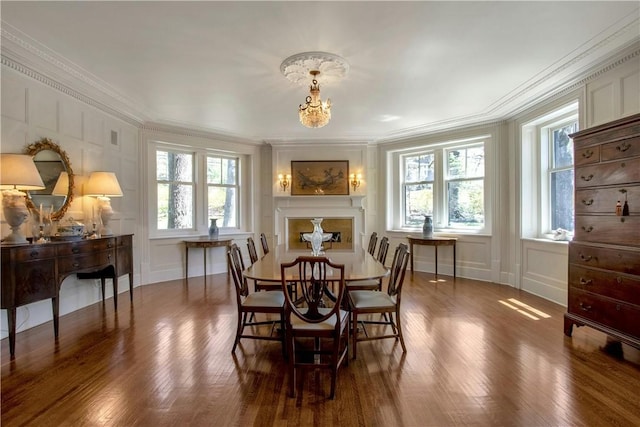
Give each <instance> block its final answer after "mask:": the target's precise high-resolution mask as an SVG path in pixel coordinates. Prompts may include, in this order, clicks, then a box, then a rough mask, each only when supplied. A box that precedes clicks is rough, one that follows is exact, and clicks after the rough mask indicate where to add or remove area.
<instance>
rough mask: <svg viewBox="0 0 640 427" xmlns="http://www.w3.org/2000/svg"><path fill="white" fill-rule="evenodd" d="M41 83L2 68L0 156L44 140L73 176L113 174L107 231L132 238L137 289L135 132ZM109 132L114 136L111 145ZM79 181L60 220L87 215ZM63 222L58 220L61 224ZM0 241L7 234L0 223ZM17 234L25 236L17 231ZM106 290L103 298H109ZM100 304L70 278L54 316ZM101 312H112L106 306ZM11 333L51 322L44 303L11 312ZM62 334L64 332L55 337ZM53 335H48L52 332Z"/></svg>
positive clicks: (89, 284)
mask: <svg viewBox="0 0 640 427" xmlns="http://www.w3.org/2000/svg"><path fill="white" fill-rule="evenodd" d="M69 93H70V94H65V93H63V92H61V91H59V90H56V89H54V88H52V87H50V86H48V85H46V84H44V83H41V82H39V81H36V80H34V79H32V78H30V77H27V76H25V75H24V74H21V73H19V72H16V71H14V70H12V69H9V68H8V67H4V66H3V67H2V136H1V137H2V147H1V149H2V152H3V153H22V152H24V149H25V147H26V146H27V145H28V144H31V143H33V142H36V141H38V140H40V139H41V138H45V137H46V138H50V139H51V140H53V141H54V142H55V143H57V144H58V145H59V146H60V147H61V148H62V149H63V150H64V151H65V152H66V153H67V154H68V156H69V159H70V161H71V167H72V169H73V172H74V173H75V174H76V176H79V177H82V176H85V177H88V175H89V173H90V172H92V171H95V170H108V171H113V172H115V173H116V175H117V177H118V181H119V182H120V186H121V187H122V190H123V193H124V196H123V197H122V198H113V199H112V206H113V209H114V211H115V214H114V216H113V218H112V220H111V226H112V229H113V231H114V233H116V234H125V233H126V234H130V233H131V234H134V235H135V236H134V239H133V244H134V254H133V255H134V284H136V285H137V284H139V283H140V276H139V274H140V269H139V262H140V257H139V252H140V247H141V246H142V242H141V240H140V235H139V225H140V215H139V213H140V203H139V200H140V197H139V196H140V188H141V186H140V182H139V180H138V174H137V172H136V170H137V166H138V164H139V158H138V152H139V142H138V129H137V127H136V126H134V125H132V124H131V123H127V122H126V121H124V120H121V119H119V118H116V117H114V116H111V115H109V114H106V113H104V112H103V111H101V110H99V109H97V108H94V107H92V106H90V105H88V104H86V103H84V102H82V101H80V100H79V99H77V98H75V97H74V96H73V93H72V92H69ZM111 131H116V132H117V134H118V143H117V145H113V144H111ZM81 184H82V179H79V180H77V181H76V194H75V195H74V200H73V203H72V204H71V207H70V208H69V210H68V211H67V213H66V216H65V219H66V218H69V217H72V218H73V219H75V220H79V221H83V220H84V219H85V218H87V217H88V216H90V215H91V207H92V206H93V204H94V203H95V200H94V199H93V198H90V197H85V196H82V185H81ZM63 220H64V219H63ZM1 227H2V236H6V235H7V234H8V233H9V228H8V226H7V224H6V222H5V221H4V218H2V224H1ZM23 233H25V234H26V235H29V231H28V230H27V227H26V226H25V225H23ZM118 285H119V286H118V287H119V292H126V291H127V290H128V289H129V282H128V278H127V276H123V277H122V278H121V280H119V283H118ZM112 289H113V288H112V287H111V286H110V284H108V285H107V287H106V294H107V295H106V296H107V297H110V296H112V295H113V290H112ZM100 299H101V295H100V281H99V280H76V279H75V276H70V277H68V278H67V279H65V281H64V282H63V284H62V287H61V289H60V315H64V314H66V313H70V312H72V311H75V310H78V309H80V308H82V307H85V306H87V305H90V304H93V303H95V302H97V301H99V300H100ZM107 309H112V307H110V306H107ZM6 316H7V314H6V310H2V314H1V317H0V319H1V321H2V330H1V332H0V334H1V336H2V337H3V338H4V337H6V336H7V335H8V331H7V328H6V321H7V317H6ZM16 317H17V319H16V325H17V331H18V332H20V331H23V330H25V329H28V328H31V327H33V326H36V325H39V324H41V323H44V322H47V321H49V320H51V319H52V318H53V315H52V309H51V302H50V300H46V301H41V302H37V303H34V304H29V305H26V306H23V307H19V308H18V309H17V314H16ZM61 333H64V331H61ZM52 334H53V331H52Z"/></svg>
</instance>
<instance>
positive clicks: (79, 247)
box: [58, 238, 116, 256]
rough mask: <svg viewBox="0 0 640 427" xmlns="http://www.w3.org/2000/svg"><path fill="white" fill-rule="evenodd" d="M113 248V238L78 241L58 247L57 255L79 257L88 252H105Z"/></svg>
mask: <svg viewBox="0 0 640 427" xmlns="http://www.w3.org/2000/svg"><path fill="white" fill-rule="evenodd" d="M115 246H116V239H115V238H108V239H95V240H92V239H87V240H78V241H77V242H70V243H68V244H65V245H59V249H58V255H60V256H67V255H81V254H83V253H88V252H98V251H106V250H109V249H112V248H114V247H115Z"/></svg>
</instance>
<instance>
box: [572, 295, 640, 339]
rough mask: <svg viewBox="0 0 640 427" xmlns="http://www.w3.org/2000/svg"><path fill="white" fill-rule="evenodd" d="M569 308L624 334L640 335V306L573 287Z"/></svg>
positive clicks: (574, 312)
mask: <svg viewBox="0 0 640 427" xmlns="http://www.w3.org/2000/svg"><path fill="white" fill-rule="evenodd" d="M568 310H569V312H570V313H573V314H576V315H578V316H582V317H584V318H586V319H589V320H592V321H594V322H597V323H599V324H601V325H604V326H606V327H609V328H612V329H615V330H618V331H621V332H622V333H623V334H629V335H632V336H636V337H638V336H640V307H638V306H636V305H632V304H625V303H623V302H620V301H616V300H612V299H610V298H607V297H603V296H600V295H596V294H592V293H590V292H585V291H582V290H579V289H572V290H571V292H569V301H568Z"/></svg>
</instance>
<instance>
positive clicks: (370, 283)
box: [347, 279, 380, 289]
mask: <svg viewBox="0 0 640 427" xmlns="http://www.w3.org/2000/svg"><path fill="white" fill-rule="evenodd" d="M379 285H380V280H377V279H363V280H350V281H348V282H347V289H349V287H353V286H356V287H367V288H377V287H378V286H379Z"/></svg>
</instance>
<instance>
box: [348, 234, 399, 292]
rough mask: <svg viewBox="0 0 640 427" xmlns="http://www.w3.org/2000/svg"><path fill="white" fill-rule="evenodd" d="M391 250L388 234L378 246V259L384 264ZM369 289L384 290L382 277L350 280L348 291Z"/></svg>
mask: <svg viewBox="0 0 640 427" xmlns="http://www.w3.org/2000/svg"><path fill="white" fill-rule="evenodd" d="M388 251H389V238H388V237H387V236H384V237H382V239H380V247H379V248H378V256H377V257H376V259H377V260H378V262H379V263H380V264H382V265H384V263H385V262H387V252H388ZM356 289H358V290H367V291H381V290H382V277H381V278H379V279H361V280H348V281H347V291H351V290H356Z"/></svg>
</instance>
